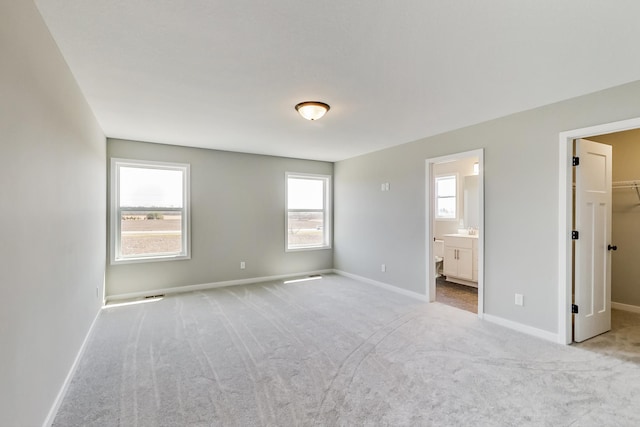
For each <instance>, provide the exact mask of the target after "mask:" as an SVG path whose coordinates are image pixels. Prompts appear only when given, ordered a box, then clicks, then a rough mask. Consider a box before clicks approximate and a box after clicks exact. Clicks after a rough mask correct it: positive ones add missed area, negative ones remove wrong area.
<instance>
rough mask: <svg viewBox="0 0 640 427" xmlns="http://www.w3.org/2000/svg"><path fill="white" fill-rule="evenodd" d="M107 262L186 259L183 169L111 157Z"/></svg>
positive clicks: (186, 171)
mask: <svg viewBox="0 0 640 427" xmlns="http://www.w3.org/2000/svg"><path fill="white" fill-rule="evenodd" d="M111 177H112V180H111V182H112V186H111V191H112V202H111V204H112V206H111V235H112V240H111V245H112V248H113V249H112V258H111V259H112V262H114V263H117V262H133V261H150V260H163V259H181V258H188V257H189V232H188V230H189V221H188V220H189V216H188V205H189V203H188V195H189V191H188V190H189V165H186V164H174V163H159V162H142V161H137V160H136V161H131V160H124V159H112V167H111Z"/></svg>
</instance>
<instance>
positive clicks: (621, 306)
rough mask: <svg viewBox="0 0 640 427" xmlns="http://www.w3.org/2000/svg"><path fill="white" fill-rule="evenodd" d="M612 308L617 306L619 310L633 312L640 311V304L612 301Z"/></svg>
mask: <svg viewBox="0 0 640 427" xmlns="http://www.w3.org/2000/svg"><path fill="white" fill-rule="evenodd" d="M611 308H615V309H617V310H624V311H630V312H632V313H640V306H637V305H629V304H623V303H621V302H613V301H611Z"/></svg>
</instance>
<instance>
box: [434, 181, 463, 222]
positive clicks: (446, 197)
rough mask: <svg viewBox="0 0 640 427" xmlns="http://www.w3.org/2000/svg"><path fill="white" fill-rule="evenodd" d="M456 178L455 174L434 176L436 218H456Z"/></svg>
mask: <svg viewBox="0 0 640 427" xmlns="http://www.w3.org/2000/svg"><path fill="white" fill-rule="evenodd" d="M456 181H457V179H456V176H455V175H446V176H439V177H436V191H435V194H436V212H435V215H436V218H437V219H453V220H455V219H456V218H457V210H456V206H457V191H456V190H457V188H458V186H457V182H456Z"/></svg>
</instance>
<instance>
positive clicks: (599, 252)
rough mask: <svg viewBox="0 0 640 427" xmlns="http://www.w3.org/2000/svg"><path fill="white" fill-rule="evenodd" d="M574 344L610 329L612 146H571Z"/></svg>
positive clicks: (583, 143)
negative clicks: (574, 234)
mask: <svg viewBox="0 0 640 427" xmlns="http://www.w3.org/2000/svg"><path fill="white" fill-rule="evenodd" d="M575 144H576V146H575V149H576V157H577V158H578V159H579V165H578V166H576V167H575V181H576V194H575V196H576V198H575V229H576V230H577V231H578V239H577V240H575V252H574V254H575V255H574V256H575V258H574V259H575V296H574V301H575V302H574V304H575V305H576V306H577V310H578V313H576V314H575V315H574V338H573V339H574V341H576V342H581V341H584V340H586V339H589V338H591V337H594V336H596V335H599V334H602V333H604V332H607V331H608V330H610V329H611V254H610V251H611V249H612V248H613V247H612V246H611V167H612V160H611V157H612V153H611V146H610V145H605V144H599V143H597V142H592V141H588V140H586V139H579V140H576V142H575Z"/></svg>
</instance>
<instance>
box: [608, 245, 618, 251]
mask: <svg viewBox="0 0 640 427" xmlns="http://www.w3.org/2000/svg"><path fill="white" fill-rule="evenodd" d="M607 250H609V251H617V250H618V247H617V246H615V245H613V246H611V245H607Z"/></svg>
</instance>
